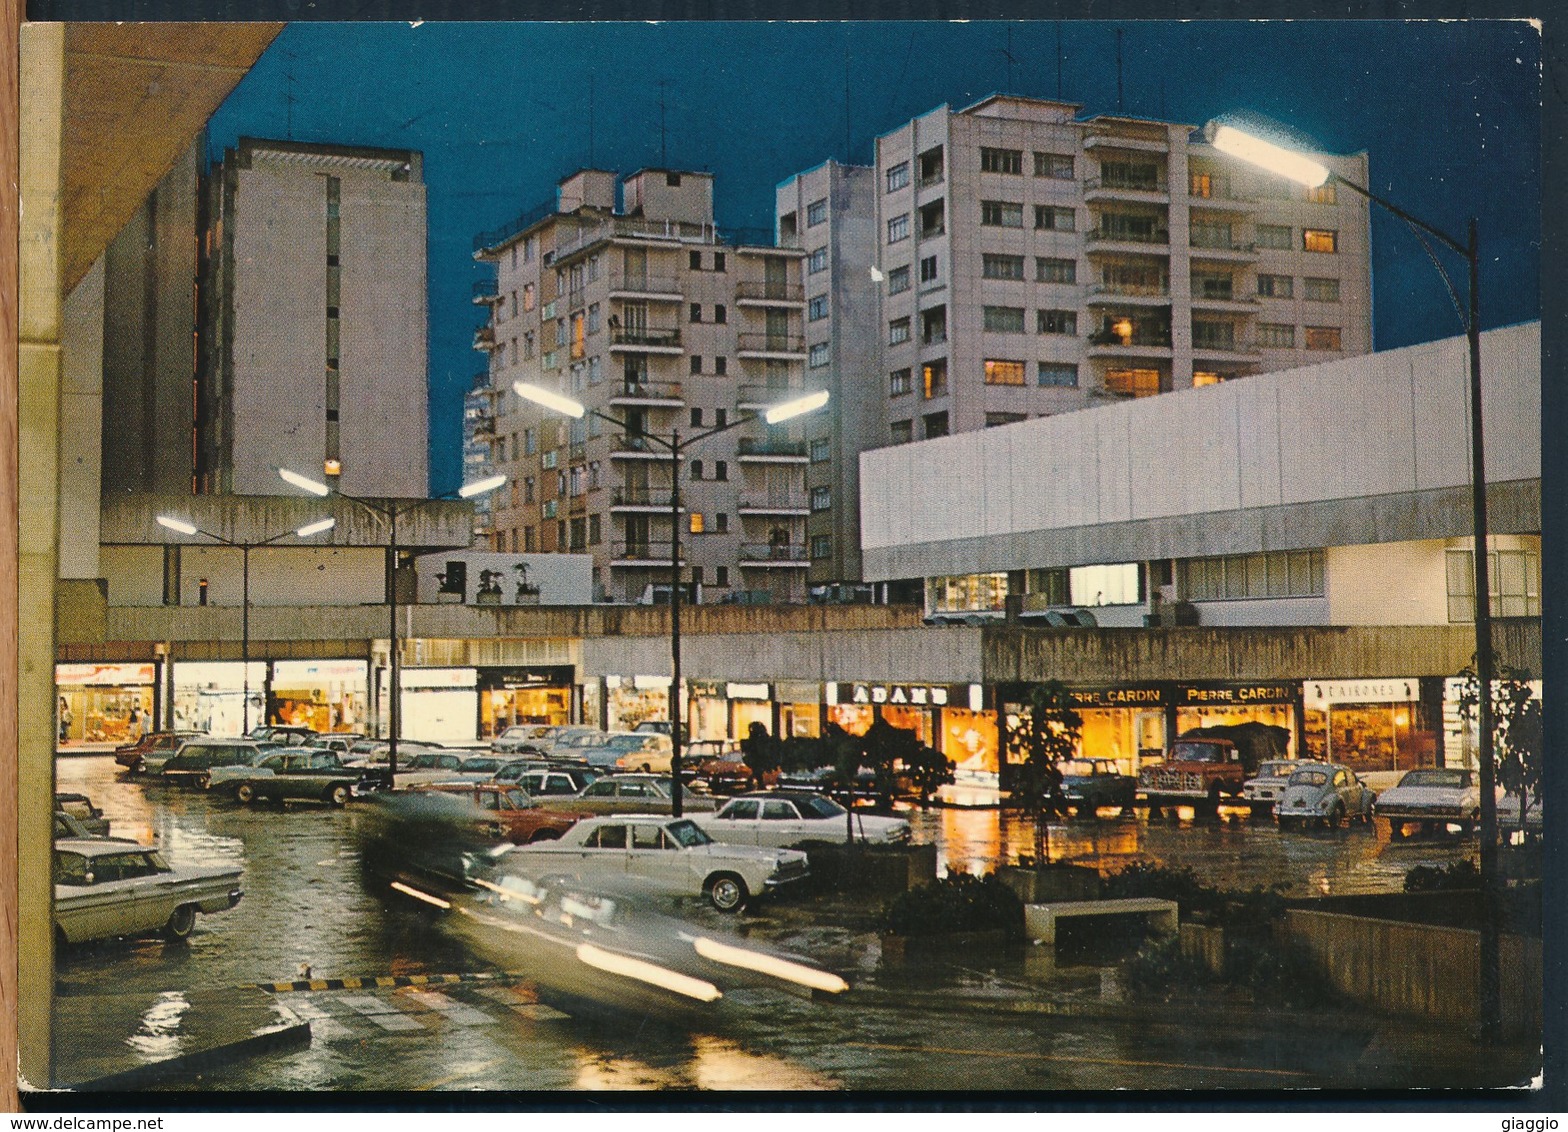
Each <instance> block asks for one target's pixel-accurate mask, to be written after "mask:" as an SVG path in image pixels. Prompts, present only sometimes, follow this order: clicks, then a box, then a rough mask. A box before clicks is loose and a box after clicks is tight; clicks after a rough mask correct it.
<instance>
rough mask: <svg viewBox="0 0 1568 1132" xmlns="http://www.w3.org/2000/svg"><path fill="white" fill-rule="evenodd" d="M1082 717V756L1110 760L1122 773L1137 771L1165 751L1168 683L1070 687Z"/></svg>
mask: <svg viewBox="0 0 1568 1132" xmlns="http://www.w3.org/2000/svg"><path fill="white" fill-rule="evenodd" d="M1072 696H1073V702H1074V704H1075V705H1076V706H1077V709H1078V714H1079V715H1080V716H1081V717H1082V718H1083V730H1082V732H1081V733H1080V735H1081V739H1080V742H1079V751H1080V752H1081V753H1082V755H1083V756H1084V757H1085V758H1093V759H1112V760H1114V761H1115V763H1116V768H1117V770H1119V771H1120V772H1121V773H1122V774H1133V775H1135V774H1137V773H1138V768H1139V767H1140V766H1142V765H1143V763H1144V762H1146V761H1147V760H1149V759H1151V758H1152V759H1157V758H1161V757H1163V756H1164V754H1165V745H1166V735H1165V714H1166V709H1167V707H1168V705H1169V704H1170V702H1171V693H1170V690H1169V688H1168V686H1165V685H1160V684H1131V685H1121V686H1117V687H1109V688H1073V689H1072Z"/></svg>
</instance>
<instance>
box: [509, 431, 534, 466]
mask: <svg viewBox="0 0 1568 1132" xmlns="http://www.w3.org/2000/svg"><path fill="white" fill-rule="evenodd" d="M538 450H539V449H538V438H537V437H535V436H534V430H533V429H531V428H525V429H523V455H524V456H532V455H533V454H534V453H535V452H537V451H538ZM512 457H513V459H516V457H517V440H516V439H515V436H514V439H513V440H512Z"/></svg>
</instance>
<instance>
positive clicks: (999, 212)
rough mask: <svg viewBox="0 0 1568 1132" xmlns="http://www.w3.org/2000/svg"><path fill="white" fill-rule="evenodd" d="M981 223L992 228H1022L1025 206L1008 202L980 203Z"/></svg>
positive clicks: (991, 201) (987, 201)
mask: <svg viewBox="0 0 1568 1132" xmlns="http://www.w3.org/2000/svg"><path fill="white" fill-rule="evenodd" d="M980 223H981V224H984V225H986V226H987V227H990V228H1022V227H1023V226H1024V206H1023V205H1021V204H1015V203H1013V202H1012V201H1006V200H983V201H981V202H980Z"/></svg>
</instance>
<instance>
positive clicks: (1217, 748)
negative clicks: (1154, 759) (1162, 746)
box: [1171, 742, 1225, 763]
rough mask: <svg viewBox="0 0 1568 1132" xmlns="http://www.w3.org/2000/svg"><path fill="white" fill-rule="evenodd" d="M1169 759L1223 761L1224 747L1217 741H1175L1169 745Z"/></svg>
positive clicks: (1200, 761) (1191, 761) (1203, 761)
mask: <svg viewBox="0 0 1568 1132" xmlns="http://www.w3.org/2000/svg"><path fill="white" fill-rule="evenodd" d="M1171 761H1172V762H1177V763H1222V762H1224V761H1225V748H1224V747H1222V746H1221V745H1220V744H1218V743H1191V742H1187V743H1175V744H1173V745H1172V746H1171Z"/></svg>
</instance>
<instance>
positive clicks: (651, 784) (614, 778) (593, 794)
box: [545, 774, 713, 814]
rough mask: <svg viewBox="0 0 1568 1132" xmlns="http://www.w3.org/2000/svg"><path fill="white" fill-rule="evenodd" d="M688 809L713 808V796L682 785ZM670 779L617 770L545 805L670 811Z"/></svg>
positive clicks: (607, 810) (579, 809)
mask: <svg viewBox="0 0 1568 1132" xmlns="http://www.w3.org/2000/svg"><path fill="white" fill-rule="evenodd" d="M681 790H682V794H681V807H682V809H685V810H694V811H696V810H712V809H713V799H712V798H704V797H703V796H702V795H700V794H695V793H693V792H692V791H691V790H689V789H687V788H686V787H684V786H683V787H681ZM670 803H671V798H670V781H669V779H667V778H660V777H658V776H657V775H652V774H615V775H611V776H610V777H608V778H600V779H597V780H595V781H593V782H590V783H589V784H588V785H587V786H585V787H583V789H582V791H581V792H580V793H577V794H574V795H572V796H570V797H551V798H546V799H545V805H547V806H554V807H556V808H558V809H565V810H570V811H572V812H574V813H582V814H667V813H669V812H670Z"/></svg>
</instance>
